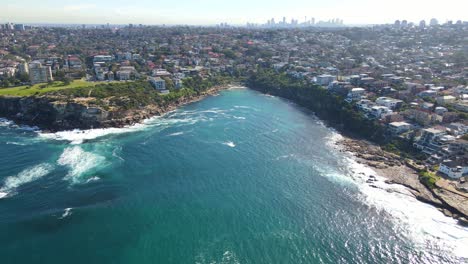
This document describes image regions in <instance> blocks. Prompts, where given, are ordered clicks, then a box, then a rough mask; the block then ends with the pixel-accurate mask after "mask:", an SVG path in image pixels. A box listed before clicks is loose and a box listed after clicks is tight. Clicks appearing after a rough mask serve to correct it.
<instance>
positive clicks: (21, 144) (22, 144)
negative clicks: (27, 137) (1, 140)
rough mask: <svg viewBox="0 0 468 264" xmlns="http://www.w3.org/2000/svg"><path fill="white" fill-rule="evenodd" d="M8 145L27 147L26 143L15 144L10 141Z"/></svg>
mask: <svg viewBox="0 0 468 264" xmlns="http://www.w3.org/2000/svg"><path fill="white" fill-rule="evenodd" d="M6 144H7V145H17V146H26V145H27V144H26V143H21V142H13V141H8V142H7V143H6Z"/></svg>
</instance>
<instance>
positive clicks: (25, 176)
mask: <svg viewBox="0 0 468 264" xmlns="http://www.w3.org/2000/svg"><path fill="white" fill-rule="evenodd" d="M52 170H53V166H52V165H50V164H48V163H41V164H39V165H36V166H33V167H31V168H28V169H25V170H23V171H21V172H20V173H18V174H17V175H16V176H10V177H7V178H6V179H5V182H4V184H3V186H2V188H0V198H3V197H6V196H7V195H8V193H10V192H11V191H14V190H15V189H16V188H18V187H20V186H21V185H23V184H26V183H29V182H32V181H35V180H37V179H39V178H41V177H43V176H45V175H47V174H49V173H50V172H51V171H52Z"/></svg>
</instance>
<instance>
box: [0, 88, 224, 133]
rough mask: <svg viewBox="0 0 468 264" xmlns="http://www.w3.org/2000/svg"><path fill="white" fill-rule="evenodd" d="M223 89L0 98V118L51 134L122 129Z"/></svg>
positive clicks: (55, 94)
mask: <svg viewBox="0 0 468 264" xmlns="http://www.w3.org/2000/svg"><path fill="white" fill-rule="evenodd" d="M226 87H227V86H214V87H212V88H209V89H206V90H204V91H198V92H195V91H192V90H188V89H187V90H184V91H178V92H175V93H171V94H169V95H160V94H158V93H157V92H156V91H153V90H148V89H146V90H145V89H144V90H142V91H141V94H140V92H139V91H135V90H134V91H132V93H133V94H120V95H119V94H114V93H109V94H107V93H106V94H104V95H102V94H97V95H96V96H89V95H90V94H92V92H93V90H90V91H89V92H85V93H83V92H82V93H70V92H68V93H54V94H46V95H41V96H28V97H0V117H4V118H8V119H10V120H13V121H15V122H16V123H18V124H24V125H29V126H37V127H39V128H40V129H41V130H44V131H51V132H53V131H61V130H73V129H91V128H107V127H124V126H127V125H132V124H135V123H138V122H141V121H142V120H144V119H147V118H150V117H152V116H157V115H162V114H164V113H166V112H168V111H172V110H174V109H175V108H176V107H178V106H180V105H183V104H187V103H190V102H194V101H197V100H200V99H201V98H203V97H205V96H208V95H212V94H215V93H217V92H218V91H219V90H220V89H223V88H226ZM118 89H123V88H122V87H118ZM149 89H151V88H149ZM120 93H122V91H120ZM83 94H85V95H87V96H83Z"/></svg>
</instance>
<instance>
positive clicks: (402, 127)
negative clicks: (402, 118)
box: [388, 122, 411, 135]
mask: <svg viewBox="0 0 468 264" xmlns="http://www.w3.org/2000/svg"><path fill="white" fill-rule="evenodd" d="M388 128H389V130H390V132H391V133H392V134H394V135H398V134H401V133H405V132H407V131H409V130H410V129H411V124H408V123H406V122H392V123H390V124H388Z"/></svg>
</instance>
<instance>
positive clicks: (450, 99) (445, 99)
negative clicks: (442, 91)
mask: <svg viewBox="0 0 468 264" xmlns="http://www.w3.org/2000/svg"><path fill="white" fill-rule="evenodd" d="M455 100H457V98H456V97H455V96H452V95H445V96H440V97H437V103H439V104H441V105H446V104H452V103H454V102H455Z"/></svg>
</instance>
